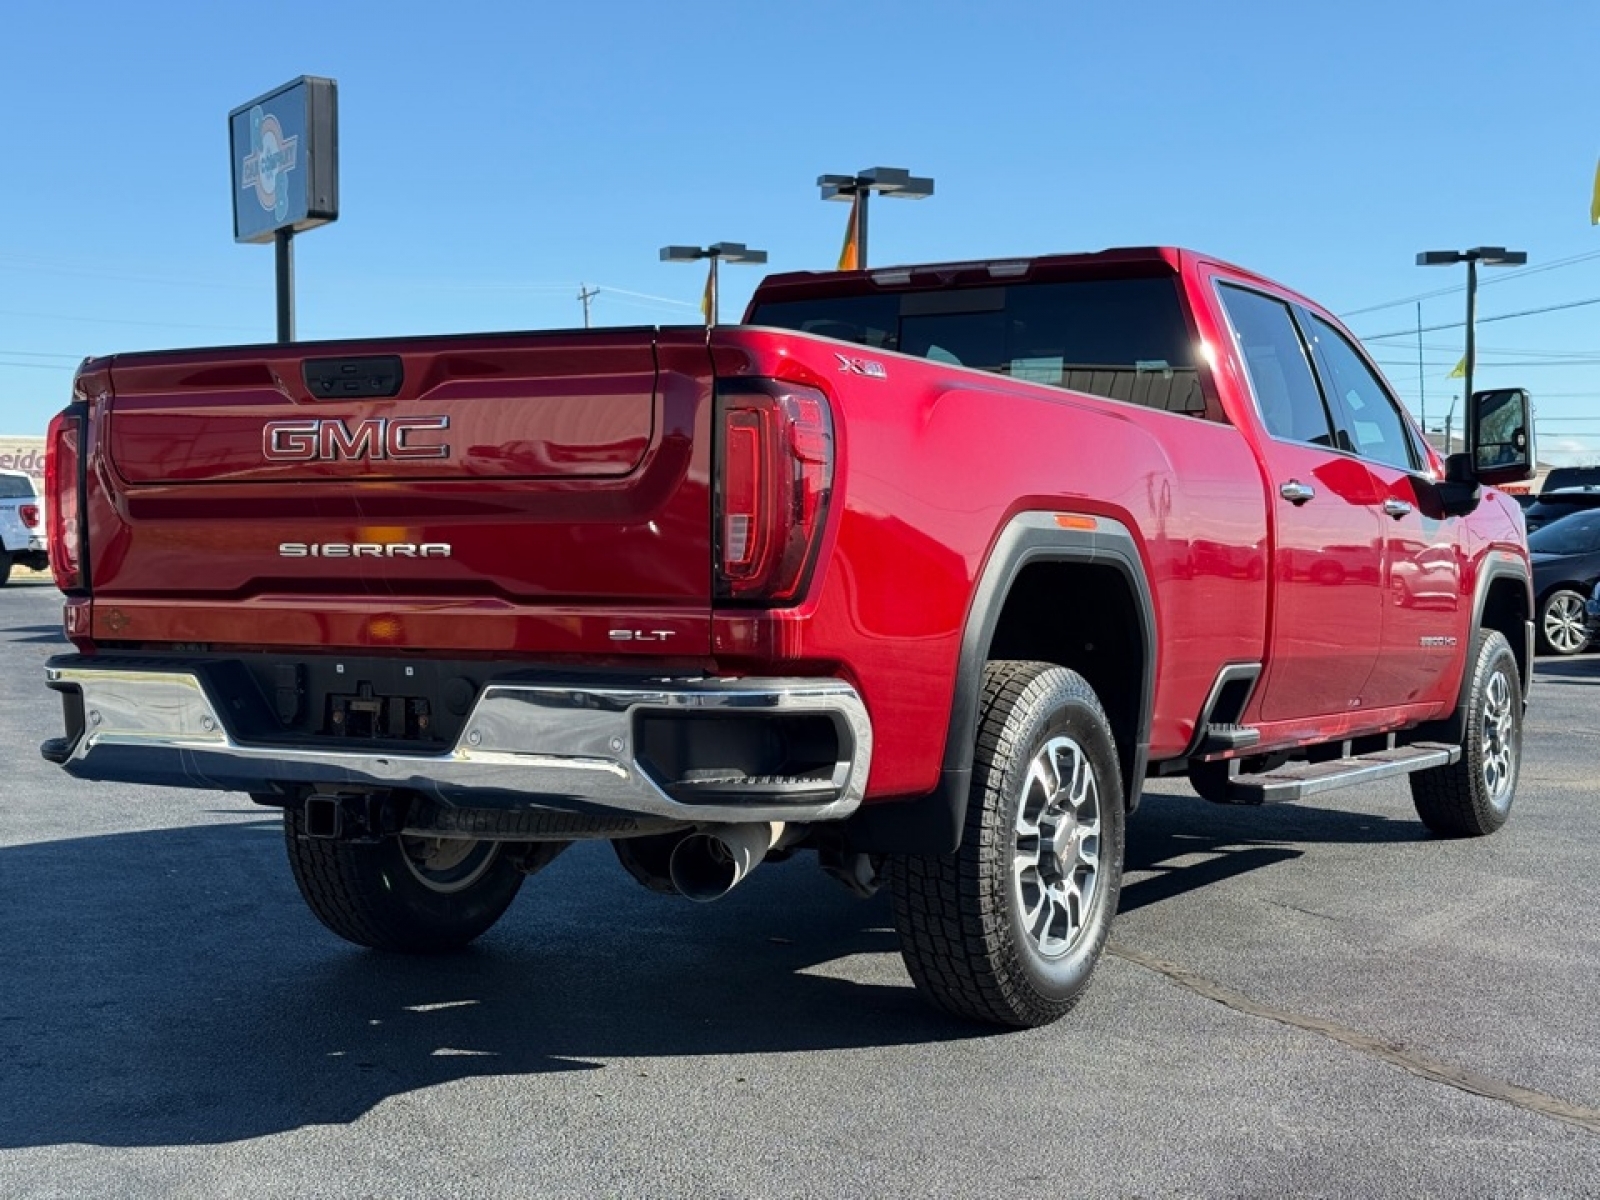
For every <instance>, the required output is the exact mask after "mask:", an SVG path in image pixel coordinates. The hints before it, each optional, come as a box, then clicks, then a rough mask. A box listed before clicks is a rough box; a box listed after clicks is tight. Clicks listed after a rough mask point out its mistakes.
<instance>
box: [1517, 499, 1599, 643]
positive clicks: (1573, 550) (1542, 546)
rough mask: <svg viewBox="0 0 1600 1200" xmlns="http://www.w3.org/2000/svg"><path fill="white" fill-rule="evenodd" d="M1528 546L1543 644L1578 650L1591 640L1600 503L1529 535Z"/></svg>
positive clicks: (1597, 571) (1597, 575)
mask: <svg viewBox="0 0 1600 1200" xmlns="http://www.w3.org/2000/svg"><path fill="white" fill-rule="evenodd" d="M1597 495H1600V493H1597ZM1541 498H1542V497H1541ZM1530 525H1531V522H1530ZM1528 549H1529V551H1530V552H1531V553H1532V556H1533V594H1534V597H1535V601H1536V611H1537V613H1538V616H1537V618H1536V626H1535V628H1536V631H1537V633H1538V637H1539V649H1540V650H1541V651H1544V652H1545V653H1549V654H1577V653H1578V652H1579V651H1581V650H1582V649H1584V647H1586V646H1587V645H1588V644H1589V640H1590V635H1589V617H1588V614H1587V612H1586V611H1585V602H1586V601H1587V600H1588V598H1589V595H1590V593H1591V592H1593V591H1594V587H1595V583H1596V582H1597V581H1600V508H1596V509H1592V510H1590V511H1587V512H1575V513H1572V514H1570V515H1568V516H1565V517H1562V518H1560V519H1559V520H1556V521H1552V522H1551V523H1550V524H1548V525H1546V526H1544V527H1543V528H1542V529H1539V530H1538V531H1537V532H1535V533H1531V534H1529V535H1528Z"/></svg>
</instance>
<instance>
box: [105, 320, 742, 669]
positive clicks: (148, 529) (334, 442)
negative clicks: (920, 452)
mask: <svg viewBox="0 0 1600 1200" xmlns="http://www.w3.org/2000/svg"><path fill="white" fill-rule="evenodd" d="M111 390H112V392H113V394H114V398H113V399H112V400H111V402H110V407H109V413H106V414H104V415H103V417H102V425H101V427H100V429H101V447H102V455H103V472H102V479H103V482H104V484H105V485H106V488H108V489H109V491H110V495H106V494H105V493H104V491H102V492H101V493H100V495H99V499H98V502H97V503H96V504H95V507H94V511H93V512H92V514H91V522H92V524H91V535H90V547H91V550H92V552H93V584H94V593H95V599H96V605H95V613H96V625H97V636H99V637H101V638H113V637H115V638H117V639H118V640H122V641H129V640H134V641H137V640H141V639H150V640H177V641H184V642H191V641H192V642H203V643H230V644H239V643H245V642H247V643H251V644H262V645H283V644H291V645H303V646H326V645H386V646H416V647H425V648H427V649H430V650H433V651H436V652H439V651H463V652H494V653H509V652H539V653H563V652H573V653H584V654H594V653H611V654H622V655H626V654H636V653H646V652H647V653H654V654H658V655H659V654H662V653H670V654H674V655H678V654H704V653H706V651H707V649H708V647H709V619H710V600H711V596H710V588H711V515H710V503H711V500H710V488H709V478H710V435H709V429H710V407H711V369H710V359H709V355H708V354H707V351H706V346H705V335H704V331H703V330H695V331H688V330H680V331H664V332H663V333H662V334H661V336H660V337H659V338H658V337H657V335H656V333H655V331H652V330H623V331H611V330H607V331H595V332H593V333H589V332H570V331H569V332H561V333H556V334H547V335H539V334H529V335H517V336H514V337H511V336H507V337H474V338H460V339H449V338H437V339H426V340H422V339H417V340H407V341H402V342H393V343H365V344H363V343H325V344H322V345H316V344H297V345H291V346H284V347H251V348H244V349H237V350H226V351H195V352H191V353H182V354H163V355H149V356H132V357H128V358H121V359H117V360H113V363H112V366H111ZM103 411H104V410H103Z"/></svg>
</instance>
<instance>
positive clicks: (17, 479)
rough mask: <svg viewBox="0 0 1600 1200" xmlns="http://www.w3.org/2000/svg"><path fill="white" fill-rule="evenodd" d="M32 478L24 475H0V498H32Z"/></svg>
mask: <svg viewBox="0 0 1600 1200" xmlns="http://www.w3.org/2000/svg"><path fill="white" fill-rule="evenodd" d="M32 499H33V480H31V479H29V478H28V477H27V476H26V475H0V500H32Z"/></svg>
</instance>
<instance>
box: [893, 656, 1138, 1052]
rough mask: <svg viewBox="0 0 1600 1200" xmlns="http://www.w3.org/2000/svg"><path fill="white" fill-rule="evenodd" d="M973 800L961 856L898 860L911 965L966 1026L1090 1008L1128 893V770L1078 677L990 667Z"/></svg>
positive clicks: (1052, 669) (1053, 669)
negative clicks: (1120, 900)
mask: <svg viewBox="0 0 1600 1200" xmlns="http://www.w3.org/2000/svg"><path fill="white" fill-rule="evenodd" d="M981 703H982V708H981V711H980V714H979V717H980V719H979V727H978V741H977V748H976V753H975V755H974V761H973V776H972V791H971V796H970V798H969V800H968V804H967V814H966V824H965V828H964V830H963V834H962V840H961V846H960V847H959V848H958V849H957V850H956V851H955V852H954V853H953V854H945V855H937V856H922V855H895V856H892V857H891V858H890V860H889V864H888V865H889V882H890V886H891V888H892V891H893V894H894V914H895V926H896V929H897V931H898V932H899V935H900V952H901V955H902V957H903V958H904V959H905V962H906V968H907V970H908V971H909V972H910V974H911V978H912V980H913V982H915V984H916V985H917V988H918V989H919V990H920V991H921V992H922V993H923V994H924V995H925V996H926V997H927V998H928V999H929V1000H931V1001H932V1002H933V1003H934V1004H935V1005H937V1006H938V1007H940V1008H943V1009H945V1010H946V1011H948V1012H951V1013H954V1014H956V1015H957V1016H962V1017H969V1018H972V1019H974V1020H979V1021H988V1022H992V1023H995V1024H999V1025H1011V1026H1021V1027H1027V1026H1037V1025H1044V1024H1048V1023H1049V1022H1051V1021H1054V1020H1056V1019H1057V1018H1059V1017H1061V1016H1062V1015H1064V1014H1065V1013H1066V1012H1067V1010H1068V1009H1070V1008H1071V1007H1072V1006H1073V1005H1074V1004H1075V1003H1076V1002H1077V1000H1078V998H1079V996H1081V995H1082V993H1083V991H1084V989H1085V988H1086V987H1087V986H1088V984H1089V978H1090V975H1091V974H1092V973H1093V971H1094V968H1095V964H1096V963H1097V962H1099V960H1100V954H1101V952H1102V950H1103V949H1104V948H1105V943H1106V938H1107V936H1108V935H1109V933H1110V930H1111V919H1112V917H1113V916H1114V915H1115V913H1116V911H1117V897H1118V894H1119V893H1120V891H1121V886H1122V852H1123V830H1124V819H1125V813H1126V807H1125V805H1124V803H1123V793H1122V779H1121V770H1120V768H1119V766H1118V763H1117V754H1116V743H1115V741H1114V739H1113V737H1112V733H1111V726H1110V723H1109V722H1108V721H1107V720H1106V715H1105V711H1104V710H1103V709H1102V708H1101V706H1100V701H1099V700H1098V699H1097V698H1096V696H1095V694H1094V691H1093V689H1092V688H1090V686H1089V685H1088V683H1087V682H1085V680H1084V679H1083V677H1082V676H1080V675H1078V674H1077V673H1076V672H1074V671H1069V670H1066V669H1064V668H1062V667H1057V666H1053V665H1051V664H1049V663H1039V662H991V663H989V664H988V665H987V666H986V667H985V671H984V689H983V698H982V702H981Z"/></svg>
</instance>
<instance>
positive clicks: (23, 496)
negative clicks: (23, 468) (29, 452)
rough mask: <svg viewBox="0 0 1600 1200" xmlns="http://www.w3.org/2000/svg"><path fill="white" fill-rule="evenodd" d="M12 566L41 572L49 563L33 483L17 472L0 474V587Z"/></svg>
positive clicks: (9, 573) (9, 575) (6, 578)
mask: <svg viewBox="0 0 1600 1200" xmlns="http://www.w3.org/2000/svg"><path fill="white" fill-rule="evenodd" d="M13 563H15V564H17V565H18V566H22V567H27V568H29V569H30V570H34V571H42V570H44V569H45V568H46V567H47V566H49V565H50V560H49V557H48V556H47V555H46V554H45V546H44V521H43V520H41V518H40V508H39V497H38V495H37V494H36V493H35V492H34V490H33V480H32V479H30V478H29V477H28V476H26V475H23V474H21V473H20V472H17V471H0V586H3V585H4V584H5V583H6V581H7V580H8V579H10V578H11V566H12V564H13Z"/></svg>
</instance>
